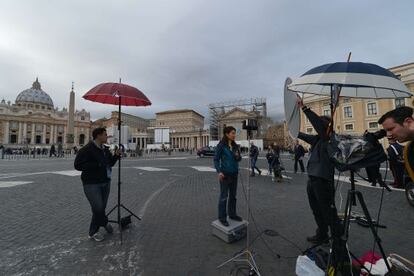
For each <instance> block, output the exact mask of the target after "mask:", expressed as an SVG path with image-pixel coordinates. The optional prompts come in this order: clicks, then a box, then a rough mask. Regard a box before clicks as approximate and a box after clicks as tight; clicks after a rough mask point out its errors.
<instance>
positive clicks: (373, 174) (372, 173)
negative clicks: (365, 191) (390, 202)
mask: <svg viewBox="0 0 414 276" xmlns="http://www.w3.org/2000/svg"><path fill="white" fill-rule="evenodd" d="M365 171H366V172H367V176H368V181H369V182H370V183H371V186H372V187H376V186H377V183H378V184H379V185H380V186H381V187H384V186H386V185H385V182H384V180H383V179H382V175H381V173H380V165H379V164H378V165H373V166H370V167H366V168H365Z"/></svg>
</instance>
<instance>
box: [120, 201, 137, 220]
mask: <svg viewBox="0 0 414 276" xmlns="http://www.w3.org/2000/svg"><path fill="white" fill-rule="evenodd" d="M121 207H122V208H124V209H125V211H127V212H128V213H129V214H130V215H131V216H133V217H135V218H137V219H138V220H141V218H140V217H138V216H137V215H135V214H134V213H133V212H132V211H131V210H129V209H128V208H127V207H125V206H124V205H123V204H121Z"/></svg>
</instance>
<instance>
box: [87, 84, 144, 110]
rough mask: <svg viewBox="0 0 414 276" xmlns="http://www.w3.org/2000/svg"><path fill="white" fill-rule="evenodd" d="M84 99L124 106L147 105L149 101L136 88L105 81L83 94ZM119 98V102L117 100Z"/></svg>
mask: <svg viewBox="0 0 414 276" xmlns="http://www.w3.org/2000/svg"><path fill="white" fill-rule="evenodd" d="M83 98H84V99H86V100H89V101H93V102H99V103H104V104H114V105H119V103H120V104H121V105H125V106H147V105H151V101H150V100H149V99H148V98H147V96H145V95H144V93H142V92H141V91H139V90H138V89H137V88H135V87H132V86H130V85H127V84H123V83H114V82H105V83H101V84H98V85H97V86H95V87H94V88H92V89H91V90H89V91H88V93H86V94H85V95H84V96H83ZM119 99H121V102H119Z"/></svg>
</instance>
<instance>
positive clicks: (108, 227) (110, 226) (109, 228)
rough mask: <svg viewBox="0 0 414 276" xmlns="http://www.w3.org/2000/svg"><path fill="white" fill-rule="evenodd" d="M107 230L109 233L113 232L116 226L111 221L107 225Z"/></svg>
mask: <svg viewBox="0 0 414 276" xmlns="http://www.w3.org/2000/svg"><path fill="white" fill-rule="evenodd" d="M105 230H106V232H107V233H108V234H112V233H113V232H114V228H112V225H110V224H109V223H108V224H107V225H106V226H105Z"/></svg>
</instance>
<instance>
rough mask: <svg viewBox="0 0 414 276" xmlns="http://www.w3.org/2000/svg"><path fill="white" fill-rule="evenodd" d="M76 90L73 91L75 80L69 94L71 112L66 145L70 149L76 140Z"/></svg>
mask: <svg viewBox="0 0 414 276" xmlns="http://www.w3.org/2000/svg"><path fill="white" fill-rule="evenodd" d="M74 119H75V92H74V91H73V82H72V90H71V91H70V95H69V113H68V127H67V133H66V147H67V148H68V149H72V148H73V146H74V142H75V139H74V138H75V136H74V134H75V125H74Z"/></svg>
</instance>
